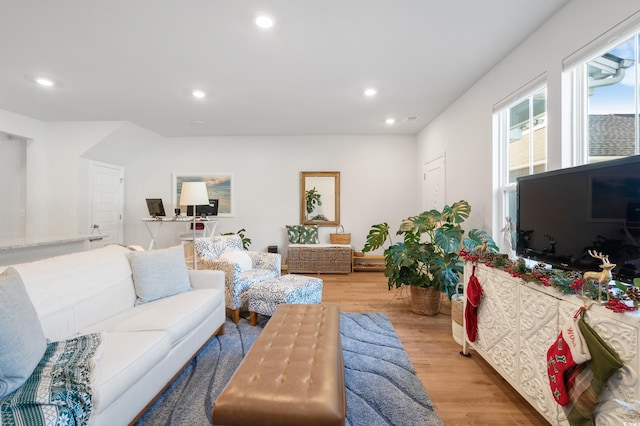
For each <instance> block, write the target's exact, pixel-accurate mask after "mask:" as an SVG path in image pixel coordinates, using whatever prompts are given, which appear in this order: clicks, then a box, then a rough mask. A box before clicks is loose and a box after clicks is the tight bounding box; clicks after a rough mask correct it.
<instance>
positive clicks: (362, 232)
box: [125, 136, 420, 252]
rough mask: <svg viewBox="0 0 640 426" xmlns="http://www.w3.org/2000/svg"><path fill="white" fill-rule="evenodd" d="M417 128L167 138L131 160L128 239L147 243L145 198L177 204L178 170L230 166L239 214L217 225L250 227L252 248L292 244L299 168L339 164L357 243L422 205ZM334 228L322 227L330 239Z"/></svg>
mask: <svg viewBox="0 0 640 426" xmlns="http://www.w3.org/2000/svg"><path fill="white" fill-rule="evenodd" d="M415 154H416V149H415V139H414V137H413V136H270V137H267V136H262V137H210V138H172V139H165V140H162V141H160V142H158V144H157V145H156V146H154V147H153V149H150V150H149V151H148V152H147V155H143V156H140V157H138V158H137V159H136V160H135V161H132V162H130V163H129V164H127V166H126V172H125V173H126V184H125V187H126V191H125V192H126V193H125V243H128V244H141V245H143V246H146V245H147V244H148V242H149V236H148V234H147V231H146V229H145V227H144V224H143V223H142V222H141V220H140V219H141V218H142V217H146V216H148V214H147V208H146V204H145V198H155V197H160V198H162V199H163V201H164V204H165V210H167V212H168V214H170V213H169V212H172V211H173V209H174V207H175V206H174V205H173V204H172V191H173V188H172V173H174V172H180V173H209V172H214V173H230V174H232V175H233V177H234V181H233V184H234V190H233V191H234V194H233V195H234V217H232V218H219V219H218V220H219V224H218V229H217V231H218V232H236V231H238V230H239V229H241V228H245V229H246V231H247V232H246V233H247V236H248V237H250V238H251V239H252V244H251V247H250V248H251V249H252V250H265V249H266V248H267V246H269V245H277V246H278V247H279V250H280V252H283V251H284V250H285V248H286V231H285V225H291V224H298V223H300V204H299V202H300V193H299V191H300V187H299V185H300V172H301V171H339V172H340V179H341V205H340V216H341V222H342V224H343V226H344V228H345V231H346V232H350V233H351V234H352V235H351V236H352V244H353V245H354V247H355V248H356V249H361V248H362V246H363V245H364V242H365V239H366V235H367V233H368V231H369V228H370V226H371V225H372V224H375V223H380V222H384V221H387V222H389V224H390V225H391V226H392V228H393V229H394V232H395V229H397V227H398V226H399V225H400V221H401V220H402V219H404V218H406V217H408V216H410V215H413V214H416V213H418V212H419V211H418V209H419V208H420V196H419V193H420V192H419V186H418V183H417V182H418V179H417V177H418V176H417V175H418V173H417V171H416V163H415ZM185 230H186V227H183V226H182V225H173V226H172V224H165V225H163V228H162V229H161V232H160V233H159V234H158V246H159V247H167V246H169V245H172V244H175V243H176V241H177V236H178V234H180V233H181V232H185ZM334 230H335V228H333V227H331V228H321V231H320V238H321V240H322V241H323V242H329V236H328V234H329V233H330V232H334Z"/></svg>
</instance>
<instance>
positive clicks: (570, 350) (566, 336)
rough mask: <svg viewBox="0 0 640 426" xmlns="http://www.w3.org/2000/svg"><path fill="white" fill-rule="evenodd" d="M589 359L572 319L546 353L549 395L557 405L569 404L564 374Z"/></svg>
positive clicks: (575, 321)
mask: <svg viewBox="0 0 640 426" xmlns="http://www.w3.org/2000/svg"><path fill="white" fill-rule="evenodd" d="M590 359H591V354H590V353H589V348H588V347H587V344H586V342H585V340H584V336H583V335H582V333H581V332H580V329H579V328H578V323H577V319H576V318H575V317H574V318H572V319H571V320H570V321H569V322H568V323H567V324H566V325H565V326H564V328H563V329H562V330H561V331H560V333H559V334H558V338H557V339H556V341H555V342H554V343H553V344H552V345H551V347H549V350H548V351H547V374H548V375H549V384H550V385H551V394H552V395H553V398H554V399H555V400H556V402H557V403H558V404H560V405H562V406H563V407H564V406H565V405H567V404H569V393H568V392H567V386H566V382H565V377H564V374H565V372H566V371H567V370H568V369H569V368H571V367H574V366H576V365H577V364H582V363H584V362H587V361H589V360H590Z"/></svg>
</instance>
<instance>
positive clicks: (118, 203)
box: [91, 162, 124, 248]
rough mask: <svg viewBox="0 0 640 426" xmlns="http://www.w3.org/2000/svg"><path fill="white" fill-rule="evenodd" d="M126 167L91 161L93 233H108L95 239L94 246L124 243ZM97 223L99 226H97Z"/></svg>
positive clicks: (92, 245)
mask: <svg viewBox="0 0 640 426" xmlns="http://www.w3.org/2000/svg"><path fill="white" fill-rule="evenodd" d="M123 199H124V169H123V168H122V167H119V166H114V165H110V164H104V163H95V162H92V163H91V227H92V231H91V232H92V234H97V233H98V230H99V232H100V234H103V235H106V237H104V238H103V239H102V240H99V241H94V242H92V244H91V247H92V248H96V247H102V246H104V245H106V244H109V243H122V233H123V229H122V214H123V201H122V200H123ZM96 225H97V226H98V228H96Z"/></svg>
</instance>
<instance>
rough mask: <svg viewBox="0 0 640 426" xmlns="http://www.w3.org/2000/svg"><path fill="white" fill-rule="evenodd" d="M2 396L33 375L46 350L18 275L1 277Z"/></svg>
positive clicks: (10, 270)
mask: <svg viewBox="0 0 640 426" xmlns="http://www.w3.org/2000/svg"><path fill="white" fill-rule="evenodd" d="M0 348H2V349H1V350H0V397H3V396H5V395H8V394H10V393H11V392H13V391H14V390H16V389H18V388H19V387H20V386H22V384H23V383H24V382H25V381H26V380H27V379H28V378H29V376H31V373H33V370H35V368H36V366H37V365H38V363H39V362H40V359H41V358H42V356H43V355H44V352H45V350H46V349H47V339H46V338H45V337H44V332H43V331H42V325H40V320H39V319H38V314H37V313H36V310H35V308H34V307H33V304H32V303H31V299H30V298H29V295H28V294H27V290H26V289H25V288H24V283H23V282H22V278H20V275H19V274H18V272H17V271H16V270H15V269H13V268H7V269H6V270H5V271H4V273H2V274H0Z"/></svg>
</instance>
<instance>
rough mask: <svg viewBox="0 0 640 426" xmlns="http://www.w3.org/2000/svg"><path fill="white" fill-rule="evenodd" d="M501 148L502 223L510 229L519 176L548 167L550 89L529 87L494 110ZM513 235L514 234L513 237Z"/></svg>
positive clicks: (501, 226) (512, 221) (513, 231)
mask: <svg viewBox="0 0 640 426" xmlns="http://www.w3.org/2000/svg"><path fill="white" fill-rule="evenodd" d="M494 123H495V129H494V134H495V135H496V137H497V142H498V144H499V150H500V160H499V164H500V168H501V170H500V176H499V182H500V184H499V185H500V193H501V200H500V201H499V204H500V211H502V212H503V214H502V218H500V219H499V220H498V224H499V227H500V228H501V229H502V230H503V231H505V230H506V229H511V230H512V233H515V229H514V227H513V226H512V224H513V223H514V221H515V218H516V209H517V200H516V180H517V178H518V177H520V176H526V175H530V174H533V173H538V172H543V171H546V170H547V89H546V86H543V87H540V84H538V86H537V87H535V88H534V89H532V90H530V91H529V92H528V93H527V94H526V95H524V96H521V97H519V98H518V99H517V100H515V101H514V102H511V103H508V104H507V105H505V106H504V107H503V108H501V109H498V110H497V111H496V112H495V114H494ZM513 236H514V235H512V238H513Z"/></svg>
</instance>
